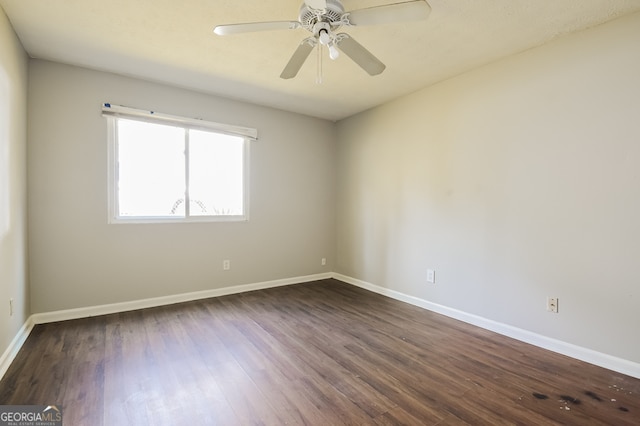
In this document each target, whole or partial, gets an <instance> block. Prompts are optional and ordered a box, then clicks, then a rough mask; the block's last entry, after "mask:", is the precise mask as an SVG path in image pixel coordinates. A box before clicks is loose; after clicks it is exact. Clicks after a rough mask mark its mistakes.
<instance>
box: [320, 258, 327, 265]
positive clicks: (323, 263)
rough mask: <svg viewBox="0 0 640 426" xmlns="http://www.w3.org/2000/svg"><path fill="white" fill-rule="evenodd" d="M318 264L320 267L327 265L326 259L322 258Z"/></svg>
mask: <svg viewBox="0 0 640 426" xmlns="http://www.w3.org/2000/svg"><path fill="white" fill-rule="evenodd" d="M320 264H321V265H322V266H325V265H326V264H327V259H326V258H325V257H323V258H322V260H321V261H320Z"/></svg>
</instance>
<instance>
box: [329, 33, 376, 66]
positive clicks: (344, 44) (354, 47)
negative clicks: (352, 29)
mask: <svg viewBox="0 0 640 426" xmlns="http://www.w3.org/2000/svg"><path fill="white" fill-rule="evenodd" d="M336 45H337V46H338V47H339V48H340V50H342V51H343V52H344V53H345V54H346V55H347V56H348V57H350V58H351V59H352V60H353V62H355V63H356V64H358V65H360V68H362V69H363V70H365V71H366V72H367V73H369V75H378V74H380V73H381V72H382V71H384V69H385V68H386V65H385V64H383V63H382V62H380V60H379V59H378V58H376V57H375V56H373V54H372V53H371V52H369V51H368V50H367V49H365V48H364V47H363V46H362V45H361V44H360V43H358V42H357V41H355V40H354V39H353V38H351V36H349V35H348V34H345V33H340V34H338V35H337V36H336Z"/></svg>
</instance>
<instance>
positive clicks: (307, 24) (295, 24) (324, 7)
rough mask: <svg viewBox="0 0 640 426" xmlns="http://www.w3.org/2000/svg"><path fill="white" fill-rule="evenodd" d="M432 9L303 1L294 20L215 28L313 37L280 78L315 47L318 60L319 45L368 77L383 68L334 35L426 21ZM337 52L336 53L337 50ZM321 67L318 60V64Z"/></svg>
mask: <svg viewBox="0 0 640 426" xmlns="http://www.w3.org/2000/svg"><path fill="white" fill-rule="evenodd" d="M430 12H431V7H430V6H429V3H427V2H426V1H425V0H413V1H405V2H401V3H393V4H388V5H383V6H376V7H369V8H365V9H356V10H350V11H345V9H344V6H343V5H342V2H341V1H340V0H304V3H302V6H301V7H300V13H299V15H298V20H297V21H270V22H251V23H243V24H229V25H218V26H217V27H215V29H214V30H213V32H214V33H216V34H217V35H221V36H223V35H231V34H240V33H249V32H256V31H271V30H295V29H297V28H304V29H305V30H307V31H309V32H310V33H311V34H312V35H311V36H310V37H307V38H305V39H304V40H302V42H301V43H300V45H299V46H298V48H297V49H296V51H295V52H294V53H293V56H292V57H291V59H290V60H289V62H288V63H287V65H286V66H285V67H284V70H283V71H282V74H280V77H281V78H284V79H289V78H293V77H295V76H296V75H297V74H298V71H300V68H302V65H303V64H304V62H305V61H306V60H307V57H308V56H309V54H310V53H311V51H312V50H313V48H314V47H316V46H318V58H321V49H322V46H326V47H327V48H328V50H329V57H330V58H331V59H334V60H335V59H337V58H338V56H339V55H340V52H339V51H342V52H343V53H344V54H345V55H347V56H348V57H349V58H351V59H352V60H353V61H354V62H355V63H356V64H358V65H359V66H360V67H361V68H362V69H363V70H365V71H366V72H367V73H368V74H369V75H378V74H380V73H381V72H382V71H384V69H385V65H384V64H383V63H382V62H380V60H379V59H378V58H376V57H375V56H374V55H373V54H372V53H371V52H369V51H368V50H367V49H365V48H364V47H363V46H362V45H361V44H360V43H358V42H357V41H355V40H354V39H353V37H351V36H350V35H349V34H347V33H336V31H338V30H339V29H340V28H341V27H349V26H354V27H355V26H357V27H359V26H366V25H377V24H390V23H397V22H410V21H420V20H423V19H427V17H428V16H429V13H430ZM338 49H339V50H338ZM318 63H319V64H320V59H319V61H318Z"/></svg>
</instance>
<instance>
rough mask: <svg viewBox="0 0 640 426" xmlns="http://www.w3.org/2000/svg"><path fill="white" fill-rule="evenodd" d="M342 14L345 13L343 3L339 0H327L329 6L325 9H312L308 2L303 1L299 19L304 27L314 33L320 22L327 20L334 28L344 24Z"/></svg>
mask: <svg viewBox="0 0 640 426" xmlns="http://www.w3.org/2000/svg"><path fill="white" fill-rule="evenodd" d="M342 15H344V7H343V6H342V3H341V2H340V1H339V0H327V8H326V9H324V10H317V9H312V8H310V7H309V6H307V4H306V3H302V6H301V7H300V15H299V16H298V20H299V21H300V23H301V24H302V27H303V28H304V29H306V30H307V31H309V32H311V33H313V32H314V28H315V25H316V24H317V23H318V22H326V23H329V24H331V26H332V27H333V28H334V29H335V28H338V27H339V26H340V25H342V23H341V19H342Z"/></svg>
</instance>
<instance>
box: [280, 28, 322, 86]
mask: <svg viewBox="0 0 640 426" xmlns="http://www.w3.org/2000/svg"><path fill="white" fill-rule="evenodd" d="M316 44H317V42H316V40H315V39H314V38H313V37H309V38H305V39H304V40H302V43H300V45H299V46H298V48H297V49H296V51H295V52H293V56H292V57H291V59H289V62H288V63H287V66H285V67H284V70H282V74H280V78H284V79H289V78H293V77H295V76H296V75H297V74H298V71H300V68H302V65H303V64H304V61H306V60H307V58H308V57H309V54H310V53H311V51H312V50H313V48H314V47H315V45H316Z"/></svg>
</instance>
